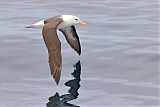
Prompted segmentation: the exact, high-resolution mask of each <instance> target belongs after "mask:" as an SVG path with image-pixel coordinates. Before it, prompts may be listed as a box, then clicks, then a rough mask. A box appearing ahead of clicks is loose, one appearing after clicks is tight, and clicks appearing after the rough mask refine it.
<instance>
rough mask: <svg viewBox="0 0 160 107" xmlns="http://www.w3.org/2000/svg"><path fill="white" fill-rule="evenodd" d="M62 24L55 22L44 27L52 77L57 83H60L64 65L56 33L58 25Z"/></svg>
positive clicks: (43, 32)
mask: <svg viewBox="0 0 160 107" xmlns="http://www.w3.org/2000/svg"><path fill="white" fill-rule="evenodd" d="M59 23H60V22H58V21H57V22H56V21H55V22H53V23H46V24H45V26H44V27H43V31H42V34H43V38H44V41H45V44H46V47H47V48H48V55H49V61H48V62H49V66H50V70H51V75H53V78H54V79H55V81H56V83H57V84H58V83H59V80H60V75H61V64H62V57H61V42H60V40H59V38H58V36H57V32H56V25H55V24H57V25H58V24H59Z"/></svg>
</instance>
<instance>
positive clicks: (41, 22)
mask: <svg viewBox="0 0 160 107" xmlns="http://www.w3.org/2000/svg"><path fill="white" fill-rule="evenodd" d="M43 26H44V20H41V21H39V22H37V23H35V24H33V25H31V26H27V27H26V28H41V27H43Z"/></svg>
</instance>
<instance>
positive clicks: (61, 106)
mask: <svg viewBox="0 0 160 107" xmlns="http://www.w3.org/2000/svg"><path fill="white" fill-rule="evenodd" d="M71 75H73V77H74V79H72V80H69V81H67V82H66V83H65V85H66V86H68V87H70V89H69V90H68V94H64V95H61V96H59V94H58V92H57V93H56V94H55V95H54V96H51V97H50V98H49V102H48V103H47V104H46V106H47V107H79V106H76V105H74V104H70V103H68V101H71V100H74V99H76V98H77V97H78V95H79V94H78V89H79V88H80V81H81V79H80V75H81V63H80V61H78V62H77V63H76V64H75V65H74V72H73V73H71Z"/></svg>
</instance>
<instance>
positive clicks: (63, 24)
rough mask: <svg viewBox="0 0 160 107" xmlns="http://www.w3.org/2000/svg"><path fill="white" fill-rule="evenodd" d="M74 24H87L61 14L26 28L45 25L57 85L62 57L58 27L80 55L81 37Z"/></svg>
mask: <svg viewBox="0 0 160 107" xmlns="http://www.w3.org/2000/svg"><path fill="white" fill-rule="evenodd" d="M74 25H82V26H86V25H87V24H86V23H85V22H83V21H81V20H80V19H79V18H78V17H76V16H73V15H60V16H55V17H51V18H48V19H46V20H42V21H39V22H37V23H35V24H33V25H31V26H28V27H26V28H39V27H43V30H42V35H43V39H44V42H45V44H46V47H47V49H48V55H49V60H48V63H49V67H50V71H51V75H53V78H54V79H55V81H56V83H57V85H58V83H59V80H60V75H61V66H62V57H61V42H60V40H59V38H58V36H57V29H58V30H60V31H61V32H62V33H63V34H64V36H65V38H66V40H67V42H68V43H69V44H70V46H71V47H72V48H73V49H74V50H75V51H76V52H77V53H78V54H79V55H80V54H81V45H80V41H79V37H78V35H77V33H76V29H75V26H74Z"/></svg>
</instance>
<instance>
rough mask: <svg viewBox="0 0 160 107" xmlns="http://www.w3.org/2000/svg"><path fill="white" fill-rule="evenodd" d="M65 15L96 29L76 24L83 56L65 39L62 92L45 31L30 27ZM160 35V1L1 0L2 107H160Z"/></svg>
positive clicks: (63, 41)
mask: <svg viewBox="0 0 160 107" xmlns="http://www.w3.org/2000/svg"><path fill="white" fill-rule="evenodd" d="M61 14H73V15H76V16H78V17H80V18H81V19H82V20H84V21H86V22H88V23H89V24H90V25H89V26H88V27H79V26H76V28H77V32H78V34H79V37H80V40H81V45H82V55H81V56H80V57H78V56H77V54H76V53H75V52H74V51H73V50H72V49H71V48H70V46H69V45H68V44H67V42H66V41H65V38H64V36H63V35H62V34H61V33H60V32H59V33H58V34H59V38H60V39H61V41H62V55H63V66H62V68H63V70H62V76H61V81H60V84H59V85H58V86H57V85H56V84H55V82H54V80H53V79H52V77H51V75H50V71H49V67H48V62H47V61H48V59H47V58H48V56H47V55H48V54H47V49H46V47H45V45H44V42H43V39H42V35H41V29H25V26H28V25H30V24H32V23H35V22H37V21H39V20H42V19H46V18H48V17H51V16H55V15H61ZM158 30H159V29H158V1H157V0H92V1H91V0H81V1H79V0H67V1H66V0H1V1H0V32H1V33H0V107H46V104H47V106H48V107H57V106H56V105H57V104H59V105H61V106H60V107H65V105H66V106H67V105H68V106H69V107H71V106H72V107H73V105H75V106H80V107H158V105H159V104H160V103H159V98H160V97H159V94H158V93H159V70H158V61H159V51H158V46H159V38H158ZM71 73H72V74H71ZM48 98H49V99H48ZM49 100H50V101H49Z"/></svg>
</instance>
